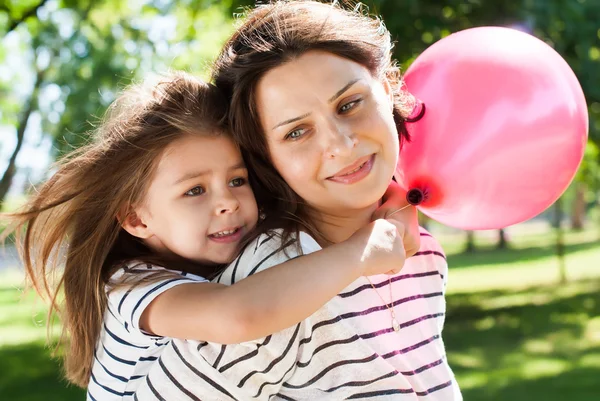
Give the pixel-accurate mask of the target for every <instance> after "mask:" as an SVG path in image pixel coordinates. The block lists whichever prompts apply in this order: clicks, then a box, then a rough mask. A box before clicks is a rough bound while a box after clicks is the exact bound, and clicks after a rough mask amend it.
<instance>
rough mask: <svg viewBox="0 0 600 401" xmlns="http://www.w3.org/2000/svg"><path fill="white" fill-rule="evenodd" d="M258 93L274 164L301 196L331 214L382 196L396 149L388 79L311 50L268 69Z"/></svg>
mask: <svg viewBox="0 0 600 401" xmlns="http://www.w3.org/2000/svg"><path fill="white" fill-rule="evenodd" d="M256 96H257V98H256V100H257V105H258V111H259V115H260V122H261V125H262V128H263V130H264V133H265V136H266V138H267V142H268V146H269V151H270V154H271V159H272V162H273V164H274V166H275V168H276V169H277V171H278V172H279V173H280V174H281V176H282V177H283V179H284V180H285V181H286V182H287V183H288V185H290V187H291V188H292V189H293V190H294V191H295V192H296V193H297V194H298V195H300V197H301V198H302V199H304V201H306V202H307V203H308V204H309V205H311V206H312V207H313V208H314V209H316V210H317V211H320V212H324V213H333V214H334V215H336V214H340V213H342V214H346V213H348V212H351V211H352V210H356V209H360V208H366V207H370V206H372V205H373V204H374V203H376V202H377V201H378V200H379V199H380V198H381V197H382V195H383V194H384V192H385V190H386V188H387V187H388V185H389V183H390V180H391V179H392V175H393V173H394V169H395V166H396V163H397V161H398V151H399V141H398V132H397V129H396V124H395V123H394V118H393V113H392V110H393V101H392V94H391V91H390V87H389V84H388V83H387V81H385V80H384V81H380V80H379V79H377V78H375V77H373V76H372V75H371V73H370V72H369V70H368V69H367V68H366V67H364V66H363V65H361V64H358V63H356V62H353V61H350V60H348V59H345V58H342V57H338V56H336V55H333V54H331V53H326V52H322V51H310V52H307V53H305V54H303V55H301V56H299V57H298V58H295V59H293V60H292V61H290V62H288V63H286V64H283V65H281V66H279V67H277V68H274V69H272V70H270V71H269V72H267V73H266V74H265V75H264V76H263V78H262V79H261V80H260V81H259V83H258V86H257V94H256Z"/></svg>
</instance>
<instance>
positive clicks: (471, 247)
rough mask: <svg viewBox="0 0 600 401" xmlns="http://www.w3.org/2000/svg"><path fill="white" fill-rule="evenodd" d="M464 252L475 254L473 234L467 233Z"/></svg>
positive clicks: (471, 232)
mask: <svg viewBox="0 0 600 401" xmlns="http://www.w3.org/2000/svg"><path fill="white" fill-rule="evenodd" d="M465 252H467V253H471V252H475V232H474V231H467V246H466V247H465Z"/></svg>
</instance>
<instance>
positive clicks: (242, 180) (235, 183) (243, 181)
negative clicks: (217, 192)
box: [229, 177, 247, 187]
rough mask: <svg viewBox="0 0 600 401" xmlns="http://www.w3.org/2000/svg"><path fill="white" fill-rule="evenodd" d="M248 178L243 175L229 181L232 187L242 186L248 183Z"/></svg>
mask: <svg viewBox="0 0 600 401" xmlns="http://www.w3.org/2000/svg"><path fill="white" fill-rule="evenodd" d="M246 182H247V181H246V179H245V178H243V177H238V178H234V179H233V180H231V181H230V182H229V186H230V187H241V186H242V185H244V184H246Z"/></svg>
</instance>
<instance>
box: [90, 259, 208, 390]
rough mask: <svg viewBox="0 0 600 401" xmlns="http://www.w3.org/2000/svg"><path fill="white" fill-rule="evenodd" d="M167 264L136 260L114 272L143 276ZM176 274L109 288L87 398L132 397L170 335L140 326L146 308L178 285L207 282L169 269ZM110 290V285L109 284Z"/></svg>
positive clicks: (117, 277)
mask: <svg viewBox="0 0 600 401" xmlns="http://www.w3.org/2000/svg"><path fill="white" fill-rule="evenodd" d="M157 271H165V269H164V268H162V267H158V266H153V265H147V264H140V263H136V262H133V263H131V264H130V266H129V267H126V268H124V269H121V270H119V271H118V272H117V273H115V274H114V275H113V276H112V278H111V279H112V280H115V281H118V280H119V279H120V278H121V277H123V275H126V274H136V275H137V277H141V276H143V275H146V274H152V273H155V272H157ZM169 271H170V272H172V273H174V277H170V278H166V279H164V280H160V281H158V282H154V283H151V284H144V285H139V286H135V287H132V288H126V287H124V288H119V289H115V290H112V291H107V294H108V306H107V309H106V312H105V314H104V324H103V327H102V331H101V333H100V338H99V339H98V343H97V345H96V352H95V353H94V364H93V365H92V373H91V376H90V382H89V384H88V392H87V400H91V401H96V400H97V401H110V400H122V399H123V398H128V397H132V396H133V394H134V392H135V389H136V388H137V386H139V384H140V383H142V382H143V380H144V378H145V377H146V374H147V373H148V370H149V369H150V367H151V366H153V364H154V362H155V361H156V360H157V359H158V357H159V355H160V354H161V352H162V351H163V350H164V349H165V345H166V344H167V343H168V340H169V339H168V338H166V337H158V336H151V335H148V334H146V333H144V332H143V331H142V330H140V328H139V320H140V317H141V316H142V312H143V311H144V309H145V308H146V307H147V306H148V305H149V304H150V302H152V301H153V300H154V299H155V298H156V297H157V296H158V295H160V294H162V293H163V292H165V291H166V290H168V289H170V288H173V287H175V286H177V285H180V284H184V283H190V282H205V281H206V280H205V279H204V278H202V277H199V276H195V275H193V274H187V273H183V272H179V271H173V270H169ZM107 290H110V288H107Z"/></svg>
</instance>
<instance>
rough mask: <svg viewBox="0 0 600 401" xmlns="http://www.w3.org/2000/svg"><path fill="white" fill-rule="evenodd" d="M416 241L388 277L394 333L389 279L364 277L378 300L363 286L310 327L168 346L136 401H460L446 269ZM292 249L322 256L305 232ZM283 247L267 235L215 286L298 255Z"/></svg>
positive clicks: (427, 241) (426, 243) (432, 246)
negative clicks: (448, 332) (447, 337)
mask: <svg viewBox="0 0 600 401" xmlns="http://www.w3.org/2000/svg"><path fill="white" fill-rule="evenodd" d="M421 236H422V240H421V249H420V251H419V252H418V253H417V254H416V255H415V256H413V257H411V258H409V259H408V260H407V262H406V265H405V266H404V268H403V269H402V271H401V272H400V273H399V274H398V275H396V276H393V277H392V278H391V281H392V293H393V298H394V299H393V307H394V309H395V314H396V317H397V319H398V321H399V322H400V325H401V329H400V330H399V331H398V332H395V331H394V330H393V328H392V324H391V315H390V311H389V310H388V308H387V307H386V305H385V303H384V302H383V301H382V298H380V296H381V297H383V299H385V300H386V301H387V300H388V299H389V287H388V285H389V284H388V276H385V275H380V276H372V277H370V278H371V281H372V282H373V283H374V285H375V287H376V288H377V290H378V292H379V294H377V293H376V292H375V290H374V289H373V288H372V287H371V285H370V283H369V282H368V280H367V279H366V278H360V279H359V280H357V281H355V282H354V283H353V284H351V285H350V286H348V287H347V288H346V289H345V290H344V291H343V292H341V293H340V294H339V295H338V296H337V297H335V298H334V299H333V300H331V301H330V302H328V303H327V304H326V305H325V306H323V307H322V308H321V309H319V310H318V311H317V312H315V313H314V314H313V315H312V316H310V317H309V318H308V319H306V320H304V321H302V322H300V323H299V324H297V325H295V326H293V327H290V328H288V329H286V330H283V331H281V332H278V333H275V334H272V335H269V336H267V337H265V338H262V339H259V340H256V341H250V342H246V343H242V344H234V345H221V344H215V343H207V342H198V341H184V340H177V339H173V340H171V341H170V342H169V344H168V345H167V346H166V348H165V349H164V351H163V352H162V354H161V356H160V358H159V359H158V361H157V362H156V364H155V365H154V366H153V367H152V369H151V370H150V372H149V373H148V375H147V377H146V379H145V380H144V382H143V383H142V384H141V385H140V386H139V388H138V390H137V391H136V395H135V399H137V400H140V401H146V400H169V401H171V400H205V401H206V400H219V401H220V400H251V399H259V400H272V399H274V400H341V399H364V398H371V399H372V398H376V399H386V400H388V399H393V400H396V399H401V400H440V401H441V400H443V401H456V400H462V396H461V394H460V390H459V389H458V386H457V384H456V381H455V379H454V375H453V373H452V371H451V369H450V367H449V366H448V363H447V360H446V352H445V349H444V343H443V341H442V337H441V333H442V326H443V323H444V314H445V300H444V292H445V286H446V278H447V263H446V259H445V256H444V254H443V252H442V250H441V248H440V246H439V244H438V243H437V241H436V240H435V239H434V238H433V237H431V236H430V235H429V234H428V233H427V232H426V231H424V230H423V231H422V232H421ZM299 241H300V245H301V248H302V252H303V253H305V254H306V253H311V252H314V251H317V250H319V249H320V247H319V245H318V244H317V243H316V242H315V241H314V239H313V238H311V237H310V236H308V235H306V234H304V233H303V234H301V235H300V238H299ZM280 245H281V240H280V238H279V236H277V235H273V233H272V234H270V235H266V234H265V235H263V236H261V237H259V238H258V239H257V240H256V242H255V243H253V244H251V245H250V246H248V247H247V248H246V249H245V250H244V252H243V253H242V254H241V255H240V257H239V258H238V259H237V260H236V261H235V262H234V263H233V264H231V265H230V266H229V267H228V268H227V269H226V271H225V272H224V274H222V275H221V276H220V277H219V278H218V279H217V280H218V281H219V282H221V283H224V284H233V283H235V282H236V281H238V280H240V279H242V278H244V277H247V276H249V275H251V274H254V273H256V272H257V271H260V270H263V269H266V268H268V267H271V266H274V265H277V264H280V263H282V262H284V261H286V260H288V259H290V258H292V257H295V256H297V255H298V252H297V250H296V247H295V244H286V245H288V246H287V247H286V251H285V252H284V251H277V249H278V248H279V246H280ZM314 279H315V280H318V279H319V277H315V278H314ZM298 302H302V300H301V299H299V300H298Z"/></svg>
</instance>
